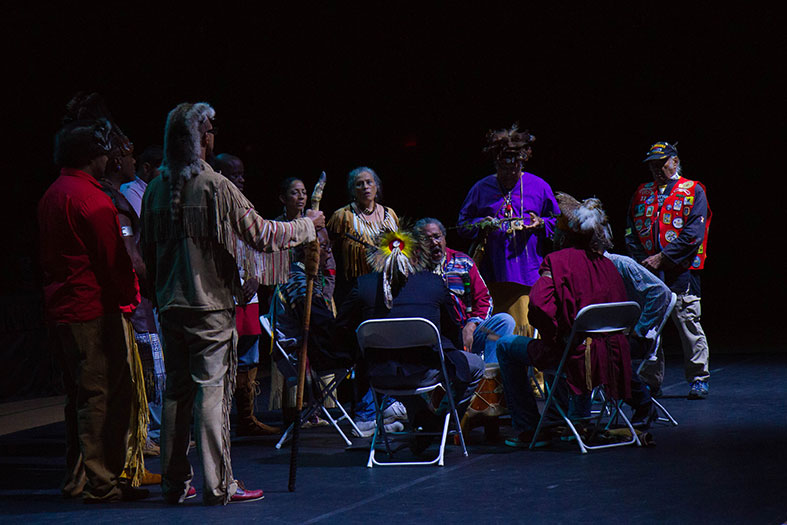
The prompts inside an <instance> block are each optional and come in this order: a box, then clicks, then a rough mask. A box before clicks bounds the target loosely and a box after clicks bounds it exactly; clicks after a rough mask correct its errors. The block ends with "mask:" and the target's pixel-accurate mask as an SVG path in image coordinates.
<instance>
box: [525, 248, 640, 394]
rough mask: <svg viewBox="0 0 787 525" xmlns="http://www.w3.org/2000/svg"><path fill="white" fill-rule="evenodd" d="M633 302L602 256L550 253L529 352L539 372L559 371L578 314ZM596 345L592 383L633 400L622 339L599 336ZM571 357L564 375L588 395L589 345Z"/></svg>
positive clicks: (538, 287)
mask: <svg viewBox="0 0 787 525" xmlns="http://www.w3.org/2000/svg"><path fill="white" fill-rule="evenodd" d="M619 301H628V295H627V294H626V287H625V285H624V284H623V279H622V278H621V277H620V273H618V270H617V268H615V265H614V264H613V263H612V261H610V260H609V259H607V258H606V257H604V256H603V255H598V254H592V253H589V252H586V251H585V250H580V249H577V248H566V249H563V250H559V251H556V252H553V253H550V254H549V255H547V256H546V257H545V258H544V262H543V263H541V277H540V278H539V279H538V280H537V281H536V283H535V284H534V285H533V288H532V289H531V290H530V305H529V310H528V319H529V320H530V324H532V325H533V326H535V327H536V328H538V331H539V333H540V334H541V339H534V340H533V342H532V343H531V344H530V345H529V346H528V353H529V354H530V358H531V359H532V360H533V364H534V365H535V366H536V367H537V368H544V369H546V368H553V367H557V365H558V363H559V362H560V356H561V355H562V354H563V349H564V346H565V341H564V338H566V337H568V335H569V334H570V333H571V326H572V325H573V323H574V318H575V317H576V315H577V313H578V312H579V311H580V310H581V309H582V308H583V307H585V306H587V305H589V304H595V303H614V302H619ZM592 339H593V344H592V345H591V363H592V365H591V375H592V377H591V378H590V379H591V382H592V384H593V386H596V385H598V384H600V383H604V384H606V385H607V386H608V387H609V389H610V390H609V393H610V395H611V396H612V397H613V398H614V399H627V398H628V397H630V396H631V355H630V353H629V344H628V341H627V340H626V336H625V335H623V334H608V335H595V336H593V337H592ZM575 343H577V346H575V347H574V348H573V350H572V351H571V352H570V353H569V355H568V359H567V360H566V364H565V372H566V375H567V377H568V383H569V386H571V387H572V390H573V391H574V392H575V393H580V392H585V391H587V387H586V378H585V342H584V340H582V341H578V342H575Z"/></svg>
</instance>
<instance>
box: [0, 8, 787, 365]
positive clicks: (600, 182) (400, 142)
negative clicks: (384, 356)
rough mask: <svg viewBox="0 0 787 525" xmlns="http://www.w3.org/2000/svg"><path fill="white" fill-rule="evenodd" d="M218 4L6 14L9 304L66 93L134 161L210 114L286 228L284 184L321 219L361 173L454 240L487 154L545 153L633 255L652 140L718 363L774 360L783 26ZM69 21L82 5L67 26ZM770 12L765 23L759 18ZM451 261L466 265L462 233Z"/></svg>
mask: <svg viewBox="0 0 787 525" xmlns="http://www.w3.org/2000/svg"><path fill="white" fill-rule="evenodd" d="M423 3H424V4H429V7H426V8H425V7H423V6H421V5H417V4H395V3H384V4H383V3H381V4H371V3H366V4H364V7H363V8H356V9H352V8H347V7H345V8H343V9H333V8H318V9H316V8H313V7H309V6H307V5H302V6H296V7H289V8H286V9H285V8H282V7H277V6H273V5H270V6H265V7H261V8H259V9H255V10H249V9H245V10H242V9H234V8H230V7H227V6H226V5H220V4H216V5H215V6H214V7H213V9H212V11H213V12H205V11H204V9H203V8H202V7H200V8H199V9H200V10H198V8H197V4H191V5H186V6H182V9H181V10H175V9H174V8H162V7H159V8H148V10H146V8H145V7H143V6H141V5H140V6H133V5H128V6H127V7H123V8H110V7H104V8H100V9H94V10H88V9H82V10H66V9H65V8H63V7H55V6H53V5H48V4H36V5H35V6H25V5H21V6H20V5H18V6H16V7H10V8H7V11H6V13H4V16H3V18H4V24H3V25H4V26H5V27H4V32H3V37H2V38H3V41H4V51H5V53H4V56H3V62H4V67H3V69H4V71H5V72H4V80H3V84H4V89H5V90H9V95H7V96H6V97H5V98H6V102H7V104H6V108H5V111H4V113H6V114H7V117H6V118H4V119H3V122H4V126H3V127H4V130H3V140H4V143H5V145H6V148H7V149H6V156H5V159H4V161H3V163H4V166H5V167H4V172H5V174H6V179H5V180H6V188H7V191H8V192H9V196H8V197H7V198H6V199H7V200H6V203H7V205H6V206H5V207H4V210H3V214H4V219H3V221H4V222H3V224H4V226H5V227H4V230H5V232H6V235H7V237H8V241H9V242H8V245H7V247H6V249H5V250H4V253H3V255H2V260H3V272H2V273H3V276H2V277H3V281H2V282H3V295H4V296H8V295H13V294H19V293H25V292H30V291H31V290H32V291H35V290H37V287H38V282H37V269H36V266H35V260H36V246H37V238H36V226H35V204H36V202H37V200H38V199H39V198H40V196H41V195H42V194H43V191H44V190H45V189H46V187H47V186H48V184H50V183H51V181H52V180H54V178H55V176H56V173H57V171H56V169H55V168H54V166H53V165H52V162H51V147H52V137H53V134H54V132H55V131H56V130H57V127H58V122H59V120H60V118H61V117H62V114H63V108H64V106H65V104H66V102H67V101H68V100H69V98H70V97H71V96H72V95H73V94H74V93H75V92H77V91H78V90H91V91H99V92H100V93H102V94H103V95H104V97H105V98H106V100H107V102H108V104H109V107H110V109H111V110H112V112H113V114H114V117H115V120H116V121H117V122H118V123H119V125H120V126H121V127H122V128H123V130H124V131H125V133H126V134H127V135H128V136H129V137H130V138H131V140H132V141H134V142H135V144H136V148H137V152H141V151H142V149H144V147H145V146H147V145H149V144H153V143H159V144H160V143H161V142H162V136H163V128H164V120H165V118H166V114H167V112H168V111H169V110H170V109H171V108H172V107H174V106H175V105H176V104H178V103H180V102H184V101H190V102H197V101H206V102H209V103H211V104H212V105H213V106H214V107H215V109H216V112H217V120H216V125H217V127H218V129H219V133H218V136H217V141H216V151H217V152H218V153H220V152H228V153H233V154H235V155H238V156H240V157H241V158H242V159H243V160H244V162H245V164H246V172H247V175H246V177H247V193H248V195H249V196H250V198H251V199H252V201H253V202H254V203H255V204H256V206H257V207H258V209H260V210H261V212H262V213H263V215H264V216H267V217H274V216H276V215H278V214H279V212H280V206H279V205H278V203H277V200H276V198H275V195H274V194H275V188H276V187H277V186H278V183H279V181H281V180H282V179H284V178H285V177H288V176H298V177H301V178H303V179H304V181H305V182H306V183H307V186H311V185H312V184H313V182H314V181H316V178H317V176H318V175H319V173H320V172H321V171H322V170H325V171H326V173H327V174H328V186H327V187H326V193H325V196H324V199H323V204H322V209H323V210H324V211H326V213H327V214H330V213H331V212H332V211H333V210H334V209H336V208H338V207H340V206H342V205H344V204H346V203H347V201H348V197H347V193H346V182H345V181H346V174H347V172H348V171H349V170H350V169H352V168H354V167H356V166H359V165H368V166H371V167H373V168H374V169H375V170H376V171H377V173H378V174H379V175H380V176H381V178H382V181H383V185H384V201H385V203H386V204H388V205H390V206H392V207H393V208H394V209H395V210H396V211H397V213H398V214H399V215H400V217H405V218H409V219H413V220H414V219H417V218H419V217H422V216H425V215H431V216H436V217H438V218H440V219H441V220H443V222H444V223H445V224H446V225H447V226H452V225H454V224H455V221H456V214H457V212H458V210H459V208H460V206H461V203H462V200H463V199H464V196H465V194H466V193H467V191H468V190H469V188H470V187H471V185H472V184H473V183H474V182H475V181H476V180H478V179H479V178H481V177H482V176H484V175H487V174H489V173H491V172H492V171H493V169H492V165H491V162H490V159H489V158H487V157H486V156H485V155H484V154H483V153H482V152H481V148H482V146H483V138H484V134H485V132H486V131H487V130H488V129H490V128H501V127H505V126H509V125H510V124H512V123H513V122H514V121H519V122H520V124H521V127H523V128H528V129H530V131H531V132H532V133H533V134H534V135H536V137H537V141H536V143H535V147H534V158H533V160H532V161H531V162H530V163H529V164H528V165H527V167H526V169H527V170H528V171H531V172H533V173H535V174H537V175H539V176H540V177H542V178H544V179H546V180H547V181H548V182H549V183H550V185H551V186H552V188H553V189H554V190H556V191H565V192H568V193H571V194H572V195H574V196H575V197H578V198H585V197H589V196H592V195H595V196H597V197H599V198H600V199H601V200H602V201H603V202H604V204H605V206H606V208H607V211H608V213H609V215H610V217H611V220H612V222H613V227H614V232H615V239H616V241H617V242H616V251H621V250H622V248H623V242H622V238H623V226H624V219H625V214H626V205H627V202H628V200H629V198H630V196H631V194H632V193H633V191H634V189H635V188H636V186H637V184H639V183H640V182H642V181H645V180H648V178H649V175H648V173H647V172H646V170H645V169H644V166H643V165H642V163H641V160H642V158H643V157H644V154H645V152H646V151H647V148H648V146H649V145H650V144H651V143H653V142H655V141H657V140H668V141H678V142H679V150H680V156H681V160H682V163H683V167H684V175H685V176H686V177H688V178H693V179H697V180H700V181H702V182H703V183H705V185H706V187H707V190H708V198H709V202H710V205H711V208H712V210H713V212H714V216H713V221H712V226H711V232H710V243H709V248H708V253H709V258H708V263H707V265H706V269H705V270H704V273H703V314H704V315H703V324H704V326H705V329H706V332H707V333H708V336H709V341H710V345H711V351H712V352H713V351H724V350H729V351H750V350H761V349H763V348H768V349H771V348H773V349H780V350H781V349H783V347H784V345H783V344H780V342H779V340H778V339H777V334H778V335H780V334H779V331H778V330H777V327H778V323H779V322H780V321H781V319H782V318H783V314H784V307H783V306H782V304H783V303H782V298H783V295H784V289H785V286H784V278H783V274H782V268H783V264H781V261H782V260H783V257H782V256H781V253H780V252H781V250H779V249H778V247H779V246H780V245H783V241H782V239H783V237H784V234H783V233H782V232H783V228H782V226H781V222H782V218H783V217H784V211H783V209H784V206H785V203H784V201H783V196H784V190H785V184H784V182H783V176H782V173H781V172H782V164H783V163H782V162H780V158H779V157H780V156H781V155H780V153H781V152H782V151H783V150H784V146H783V139H784V136H783V135H784V133H783V127H784V113H783V110H782V100H783V98H784V93H785V91H784V89H783V85H780V84H779V81H780V79H781V76H782V74H783V73H784V63H785V61H784V59H785V56H784V49H785V46H784V36H783V35H784V29H783V27H784V26H783V24H782V21H781V20H780V19H779V17H778V16H777V13H776V8H775V7H774V8H754V7H751V8H741V7H740V6H739V7H736V8H726V10H720V8H719V7H718V5H717V4H716V3H710V2H702V3H692V6H691V7H686V6H685V5H683V4H674V5H667V4H661V3H652V2H648V3H639V2H634V3H631V4H629V3H600V4H599V3H584V4H583V5H582V6H573V5H570V4H565V5H561V3H557V2H551V3H544V4H539V5H535V4H532V5H528V6H526V7H517V8H514V7H513V6H514V5H517V6H518V5H519V4H511V5H509V4H503V3H492V2H485V3H482V2H478V3H477V5H476V6H475V8H474V9H459V8H457V7H456V5H458V4H448V3H446V4H433V3H426V2H423ZM74 5H77V4H74ZM771 9H772V10H771ZM449 244H450V245H452V246H453V247H455V248H459V249H466V248H467V245H466V243H465V242H464V241H462V240H461V239H458V238H457V237H456V236H455V235H454V234H453V233H451V234H450V235H449Z"/></svg>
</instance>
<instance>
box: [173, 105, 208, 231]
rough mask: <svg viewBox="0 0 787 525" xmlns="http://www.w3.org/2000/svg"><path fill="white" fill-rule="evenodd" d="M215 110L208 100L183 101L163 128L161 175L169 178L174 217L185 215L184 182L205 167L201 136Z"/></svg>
mask: <svg viewBox="0 0 787 525" xmlns="http://www.w3.org/2000/svg"><path fill="white" fill-rule="evenodd" d="M215 116H216V111H215V110H214V109H213V108H212V107H211V106H210V105H208V104H207V103H205V102H198V103H196V104H191V103H186V102H184V103H182V104H179V105H178V106H176V107H175V109H173V110H172V111H170V112H169V115H167V124H166V127H165V129H164V159H163V160H162V163H161V175H162V176H163V177H164V179H169V184H170V206H171V213H172V220H173V221H175V222H180V220H181V217H182V203H181V194H182V192H183V185H184V184H185V183H186V181H187V180H189V179H191V177H192V176H193V175H196V174H197V173H199V172H200V171H201V169H202V166H201V164H200V149H201V143H202V135H203V133H204V132H205V130H206V127H207V123H208V120H209V119H213V118H214V117H215Z"/></svg>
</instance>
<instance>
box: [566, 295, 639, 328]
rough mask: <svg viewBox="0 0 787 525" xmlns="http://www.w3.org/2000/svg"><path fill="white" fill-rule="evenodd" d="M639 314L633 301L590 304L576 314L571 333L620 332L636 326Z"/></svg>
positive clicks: (637, 307)
mask: <svg viewBox="0 0 787 525" xmlns="http://www.w3.org/2000/svg"><path fill="white" fill-rule="evenodd" d="M639 314H640V308H639V305H638V304H637V303H635V302H634V301H624V302H620V303H599V304H590V305H588V306H585V307H584V308H582V309H581V310H580V311H579V313H577V316H576V318H575V319H574V325H573V326H572V332H574V333H578V332H583V333H614V332H622V331H624V330H627V329H630V328H632V327H633V326H634V325H636V324H637V320H639Z"/></svg>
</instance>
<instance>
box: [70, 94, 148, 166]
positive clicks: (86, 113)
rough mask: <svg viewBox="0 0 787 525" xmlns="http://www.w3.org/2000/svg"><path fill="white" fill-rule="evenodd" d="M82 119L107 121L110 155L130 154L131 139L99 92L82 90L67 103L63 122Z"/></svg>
mask: <svg viewBox="0 0 787 525" xmlns="http://www.w3.org/2000/svg"><path fill="white" fill-rule="evenodd" d="M80 120H85V121H87V120H94V121H105V122H107V123H108V124H109V128H108V129H109V134H108V138H109V142H108V143H107V144H108V145H109V149H108V151H107V153H108V155H109V156H110V157H119V156H121V155H123V154H130V153H131V152H132V151H133V149H131V148H132V145H131V141H130V140H129V139H128V137H127V136H126V135H125V134H124V133H123V131H122V130H121V129H120V127H119V126H118V125H117V122H115V120H114V119H113V118H112V114H111V113H110V112H109V107H108V106H107V104H106V101H105V100H104V97H102V96H101V95H100V94H99V93H88V92H87V91H80V92H78V93H77V94H76V95H74V96H73V97H72V98H71V100H69V101H68V103H67V104H66V113H65V115H64V116H63V124H68V123H71V122H76V121H80Z"/></svg>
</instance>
